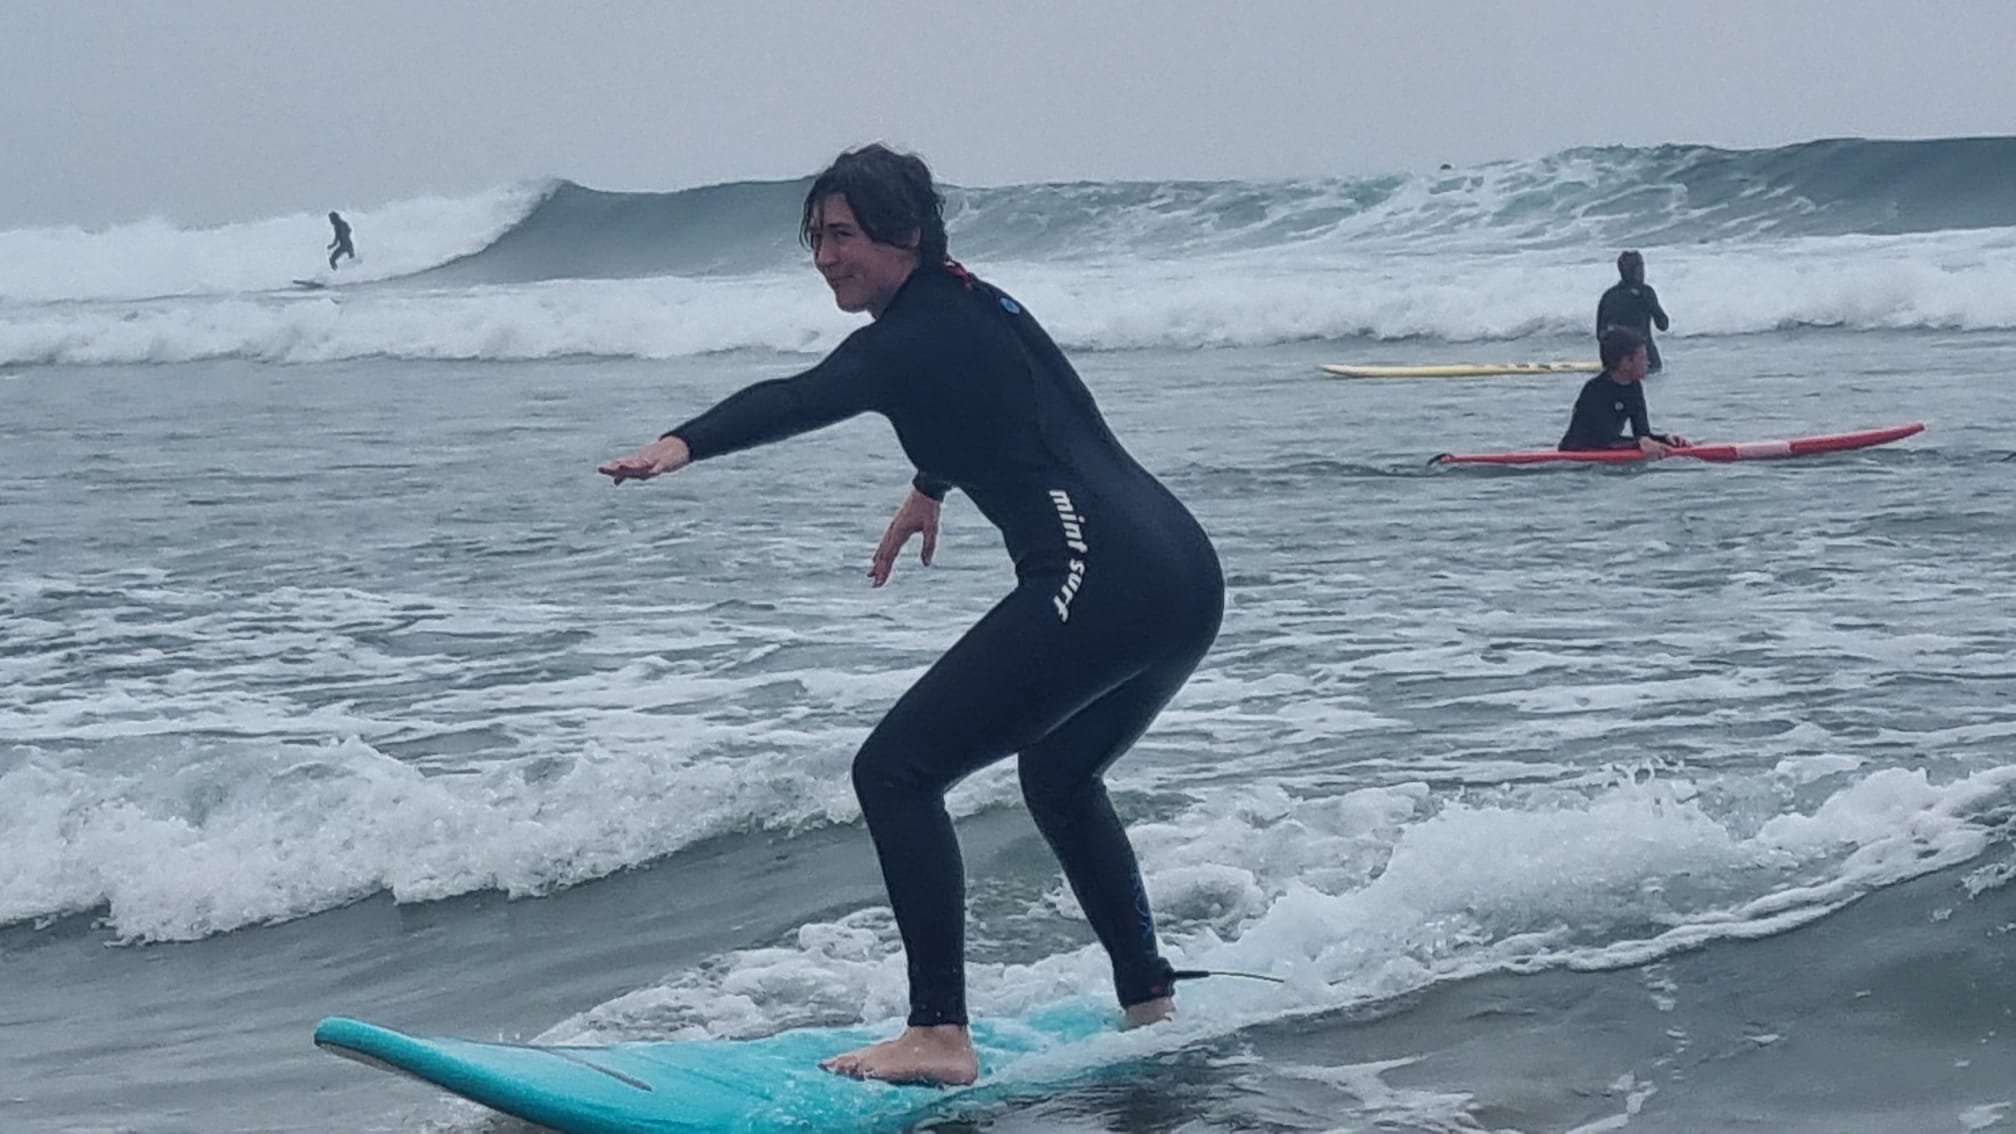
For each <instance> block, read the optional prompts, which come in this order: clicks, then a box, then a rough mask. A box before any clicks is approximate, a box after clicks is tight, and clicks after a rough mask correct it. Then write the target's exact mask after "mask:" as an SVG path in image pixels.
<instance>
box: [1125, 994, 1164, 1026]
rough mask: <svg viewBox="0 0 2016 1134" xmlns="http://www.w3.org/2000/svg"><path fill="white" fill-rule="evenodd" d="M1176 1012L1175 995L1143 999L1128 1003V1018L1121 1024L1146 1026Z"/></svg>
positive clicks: (1159, 1021)
mask: <svg viewBox="0 0 2016 1134" xmlns="http://www.w3.org/2000/svg"><path fill="white" fill-rule="evenodd" d="M1175 1014H1176V999H1175V997H1172V996H1161V997H1157V998H1156V999H1154V1000H1143V1001H1142V1002H1141V1003H1139V1004H1130V1005H1128V1006H1127V1009H1126V1019H1125V1021H1124V1022H1123V1023H1122V1024H1121V1026H1122V1027H1125V1028H1144V1027H1147V1026H1148V1025H1149V1024H1159V1023H1161V1022H1162V1021H1164V1020H1166V1019H1168V1018H1169V1017H1171V1016H1174V1015H1175Z"/></svg>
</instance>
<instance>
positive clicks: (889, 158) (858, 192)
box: [798, 142, 947, 267]
mask: <svg viewBox="0 0 2016 1134" xmlns="http://www.w3.org/2000/svg"><path fill="white" fill-rule="evenodd" d="M835 193H838V194H840V195H841V196H843V197H845V198H847V207H848V208H850V209H852V210H854V219H855V220H857V221H859V222H861V231H862V232H864V233H866V234H867V236H868V239H870V240H873V241H875V242H876V243H877V244H893V245H896V246H898V247H908V246H909V244H910V233H911V232H912V231H913V230H914V231H915V232H916V233H917V263H918V264H919V266H922V267H938V266H939V265H942V264H944V263H945V262H946V258H947V253H946V249H945V197H944V195H943V194H941V193H939V192H938V187H937V185H935V184H934V183H933V182H932V180H931V169H930V167H929V166H927V165H925V164H924V159H923V158H920V157H918V156H917V155H916V154H904V153H898V152H896V151H895V150H892V149H890V148H889V147H887V146H885V145H883V144H882V143H880V142H872V143H870V144H868V145H865V146H862V147H861V148H859V149H854V150H848V151H846V152H845V153H843V154H841V155H840V156H839V157H837V158H834V159H833V164H832V165H829V166H827V167H826V168H825V170H824V171H822V172H821V173H820V174H819V176H817V177H815V178H813V179H812V188H811V189H809V190H807V191H806V193H805V210H804V212H803V213H802V214H801V215H800V216H799V218H798V240H799V243H801V244H803V245H805V247H807V248H810V247H812V227H813V224H814V222H815V221H816V219H817V217H818V213H819V202H821V201H824V200H825V199H826V198H827V197H830V196H832V195H833V194H835Z"/></svg>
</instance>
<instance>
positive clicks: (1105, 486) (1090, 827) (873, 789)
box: [670, 268, 1224, 1026]
mask: <svg viewBox="0 0 2016 1134" xmlns="http://www.w3.org/2000/svg"><path fill="white" fill-rule="evenodd" d="M871 410H872V411H874V412H877V413H881V414H884V415H886V416H887V417H888V418H889V420H890V423H891V424H893V425H894V426H895V428H896V436H897V439H898V441H900V442H901V444H902V446H903V451H904V452H905V453H906V454H907V455H908V456H909V458H910V461H911V463H912V464H914V465H915V466H916V467H917V469H918V470H919V472H918V475H917V478H916V481H915V482H914V483H915V486H916V487H917V489H918V490H919V491H921V492H924V493H926V494H927V495H931V496H934V497H942V496H943V495H944V493H945V491H946V489H947V488H949V487H957V488H960V489H962V490H964V491H965V493H966V494H967V496H969V497H971V498H972V500H973V503H974V504H975V505H976V506H977V507H978V508H979V509H980V511H981V513H982V514H984V515H985V516H986V517H987V518H988V519H989V520H991V521H992V522H993V523H994V526H995V527H997V528H999V529H1000V530H1001V535H1002V539H1003V541H1004V542H1005V543H1006V544H1007V548H1008V554H1009V555H1010V557H1012V559H1013V560H1014V563H1015V577H1016V586H1015V589H1014V590H1013V591H1012V592H1010V593H1009V595H1008V596H1007V597H1006V598H1004V599H1002V600H1001V601H1000V603H999V604H997V605H996V606H995V607H994V608H993V609H992V610H990V611H989V612H988V613H987V614H986V616H984V617H983V618H981V620H980V621H979V622H978V623H977V624H975V625H974V626H973V628H972V629H970V630H968V631H967V632H966V634H965V636H964V637H962V638H960V640H959V641H958V642H957V643H955V644H954V645H953V646H952V648H951V649H950V650H949V651H947V652H946V654H945V656H944V657H942V658H940V659H938V661H937V662H936V663H935V664H933V665H932V666H931V668H930V669H929V670H928V671H926V672H925V674H924V675H923V677H921V678H919V679H918V681H917V684H916V685H914V686H912V687H911V688H910V690H909V691H908V692H906V693H905V694H904V695H903V696H902V697H901V698H900V699H899V700H898V701H897V702H896V704H895V706H894V707H892V708H891V709H890V710H889V713H888V715H887V716H885V717H884V718H883V719H882V721H881V723H880V724H878V725H877V726H876V727H875V730H874V731H873V732H872V733H871V734H870V735H869V737H868V739H867V741H866V742H865V743H864V744H863V745H862V747H861V750H860V752H859V753H858V754H857V755H856V756H855V759H854V787H855V791H856V793H857V794H858V795H859V797H860V800H861V811H862V814H863V816H864V817H865V818H866V820H867V823H868V830H869V833H870V835H871V836H872V837H873V838H874V840H875V849H876V852H877V854H878V856H879V857H880V859H881V862H882V876H883V879H884V881H885V883H886V884H887V886H888V889H889V901H890V905H891V907H892V908H893V909H894V910H895V913H896V922H897V927H898V929H899V930H901V932H902V936H903V947H904V950H905V952H906V955H907V957H908V962H909V973H910V1023H911V1024H913V1025H920V1026H929V1025H934V1024H947V1023H963V1022H965V1020H966V1000H965V995H966V994H965V925H966V906H965V874H964V868H963V866H962V865H961V861H960V857H959V844H958V841H957V839H956V838H955V836H954V834H953V830H952V821H951V818H950V817H949V816H948V815H947V814H946V811H945V803H944V795H945V792H946V790H947V789H948V788H950V787H951V786H952V785H953V784H954V783H956V782H958V781H959V780H960V779H962V778H964V777H966V776H968V775H970V774H972V773H973V772H975V771H977V770H979V769H980V768H982V767H984V766H986V765H988V764H991V763H993V762H995V761H997V760H1000V759H1001V758H1003V757H1005V756H1008V755H1011V754H1015V753H1019V754H1020V757H1021V758H1020V762H1019V765H1018V770H1019V771H1020V774H1021V782H1022V793H1023V798H1024V799H1025V800H1026V801H1027V802H1028V805H1029V811H1030V814H1031V815H1033V816H1034V817H1035V820H1036V825H1037V828H1038V829H1039V830H1040V831H1041V832H1042V834H1043V837H1044V838H1045V839H1046V840H1047V841H1048V842H1049V844H1050V846H1051V848H1052V849H1053V850H1054V851H1055V853H1056V855H1057V858H1058V861H1059V862H1060V863H1062V865H1063V867H1064V873H1065V877H1066V878H1067V879H1068V880H1069V881H1070V884H1071V888H1072V890H1073V892H1074V893H1075V894H1076V895H1077V896H1078V900H1079V903H1080V904H1081V905H1082V906H1083V907H1084V909H1085V914H1086V917H1087V919H1088V920H1089V921H1090V922H1091V924H1092V928H1093V931H1094V932H1095V933H1097V934H1098V937H1099V940H1100V942H1101V944H1103V945H1104V946H1105V948H1106V951H1107V953H1108V954H1109V955H1110V956H1111V958H1112V961H1113V979H1114V985H1115V988H1116V991H1118V993H1119V996H1120V1002H1121V1003H1122V1004H1123V1005H1133V1004H1139V1003H1143V1002H1145V1001H1149V1000H1153V999H1155V998H1157V997H1160V996H1166V995H1168V993H1169V987H1170V982H1171V980H1172V979H1173V975H1172V972H1171V969H1170V967H1169V965H1168V963H1167V962H1166V961H1165V960H1163V959H1162V956H1161V952H1160V950H1159V948H1158V947H1157V945H1156V941H1155V923H1154V919H1153V918H1152V917H1151V915H1150V914H1149V911H1148V899H1147V893H1146V891H1145V890H1144V889H1143V887H1142V885H1141V875H1140V870H1139V867H1138V866H1137V865H1136V862H1135V858H1134V851H1133V848H1132V847H1131V846H1130V845H1129V844H1128V842H1127V833H1126V829H1125V827H1124V826H1123V825H1122V824H1121V822H1120V820H1119V818H1118V816H1116V815H1115V814H1114V811H1113V806H1112V804H1111V802H1110V801H1109V800H1108V799H1107V795H1106V786H1105V783H1104V782H1103V780H1102V779H1101V775H1102V773H1104V772H1105V770H1106V768H1107V767H1108V766H1109V765H1111V764H1112V763H1113V761H1114V760H1115V759H1117V758H1118V757H1119V756H1120V755H1121V753H1123V752H1125V751H1126V750H1127V749H1128V747H1129V746H1131V745H1132V744H1133V743H1134V741H1135V740H1136V739H1137V738H1139V737H1140V736H1141V734H1142V733H1143V732H1144V731H1146V730H1147V728H1148V725H1149V723H1150V722H1151V721H1152V720H1154V718H1155V716H1156V714H1157V713H1159V712H1160V711H1161V709H1162V707H1163V706H1164V705H1166V704H1167V703H1168V701H1169V699H1170V698H1171V697H1172V696H1174V695H1175V693H1176V691H1177V689H1179V688H1181V687H1182V685H1183V683H1184V682H1185V681H1186V680H1187V679H1188V678H1189V676H1190V673H1191V671H1192V670H1194V669H1195V668H1196V666H1197V663H1198V661H1199V660H1201V659H1202V658H1203V656H1204V654H1205V651H1206V650H1208V649H1209V648H1210V645H1211V642H1212V640H1213V639H1214V638H1215V637H1216V636H1217V633H1218V622H1219V618H1220V615H1221V613H1222V611H1223V606H1224V582H1223V579H1222V577H1221V575H1220V573H1219V566H1218V558H1217V554H1216V553H1215V552H1214V551H1213V550H1212V547H1211V543H1210V540H1209V538H1208V537H1206V535H1205V534H1204V530H1203V529H1202V528H1201V527H1199V526H1198V524H1197V521H1196V520H1195V519H1193V518H1192V517H1191V515H1190V513H1189V512H1188V511H1186V510H1185V509H1184V507H1183V505H1182V504H1181V503H1179V502H1178V501H1177V499H1176V498H1175V497H1174V496H1173V495H1171V494H1170V493H1169V491H1168V490H1167V489H1166V488H1164V487H1163V486H1162V485H1161V483H1160V482H1158V481H1157V480H1156V479H1155V478H1154V477H1153V476H1151V475H1150V474H1149V473H1148V472H1147V470H1145V469H1143V468H1142V467H1141V466H1140V465H1139V464H1137V463H1135V461H1134V459H1133V458H1132V457H1131V456H1129V455H1128V453H1127V451H1126V450H1125V449H1123V448H1121V446H1120V443H1119V442H1118V441H1117V440H1116V439H1115V438H1114V436H1113V434H1112V433H1111V432H1110V431H1109V430H1108V429H1107V427H1106V423H1105V421H1104V419H1102V418H1101V417H1100V414H1099V409H1098V407H1097V406H1096V405H1095V404H1094V403H1093V400H1092V395H1091V392H1090V391H1088V390H1087V389H1086V388H1085V385H1084V383H1083V382H1081V381H1080V380H1079V378H1078V375H1077V373H1076V371H1074V370H1073V369H1072V368H1071V364H1070V363H1069V362H1068V361H1066V359H1065V358H1064V355H1063V353H1062V352H1061V351H1059V350H1058V349H1057V346H1056V344H1055V343H1053V342H1052V341H1051V340H1050V336H1049V335H1047V334H1046V333H1044V331H1043V328H1042V327H1041V326H1039V325H1038V324H1037V322H1036V320H1035V319H1034V318H1033V317H1031V316H1030V315H1029V314H1028V313H1027V312H1026V311H1024V310H1023V309H1022V307H1021V306H1020V305H1019V304H1017V303H1016V302H1015V300H1013V299H1011V298H1009V297H1008V296H1007V295H1006V294H1004V293H1003V292H1001V291H1000V290H998V289H996V288H994V287H993V286H991V285H989V284H986V283H984V282H981V281H979V280H974V279H971V278H970V277H966V276H964V275H963V274H959V275H955V274H953V273H952V272H950V271H945V270H939V269H935V268H920V269H918V270H917V271H915V272H913V273H911V275H910V278H909V279H908V280H907V281H906V282H905V283H904V284H903V286H902V288H901V289H900V290H899V291H898V292H897V294H896V296H895V297H894V299H893V300H892V301H891V302H890V303H889V305H888V307H887V308H886V309H885V310H884V311H883V312H882V314H881V316H880V317H879V318H878V319H876V320H875V322H873V323H871V324H869V325H868V326H865V327H862V328H861V329H860V330H858V331H856V332H854V333H853V334H852V335H850V336H849V337H848V338H847V340H846V341H845V342H843V343H842V344H840V346H839V348H838V349H836V350H835V351H834V352H833V353H832V354H831V355H829V356H828V357H827V358H826V359H825V360H824V361H823V362H821V363H819V365H817V366H815V367H813V368H812V369H811V370H809V371H806V372H805V373H803V374H800V375H798V376H797V377H795V378H782V379H775V380H772V381H768V382H760V383H757V384H756V385H753V386H750V387H748V388H746V389H744V390H742V391H740V392H739V393H736V394H733V395H731V396H729V397H728V398H727V399H726V400H724V401H722V402H721V403H720V404H719V405H717V406H715V407H714V408H713V409H710V410H708V411H707V412H706V413H703V414H701V415H700V416H699V417H696V418H694V419H693V420H692V421H689V422H687V423H686V424H684V425H681V426H679V427H678V428H676V429H673V430H671V431H670V432H671V433H672V434H676V435H677V436H678V437H680V438H681V439H683V440H684V441H685V442H686V444H687V446H688V448H689V449H691V451H692V455H693V457H694V458H695V459H702V458H707V457H716V456H720V455H721V454H723V453H730V452H734V451H735V450H738V449H744V448H748V447H749V446H752V445H758V444H762V443H764V442H769V441H776V440H780V439H782V438H785V437H789V436H791V435H793V434H796V433H802V432H804V431H806V430H810V429H816V428H819V427H821V426H825V425H830V424H832V423H834V422H837V421H840V420H842V419H844V418H849V417H852V416H854V415H856V414H859V413H863V412H866V411H871Z"/></svg>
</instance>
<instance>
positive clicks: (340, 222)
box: [329, 210, 357, 272]
mask: <svg viewBox="0 0 2016 1134" xmlns="http://www.w3.org/2000/svg"><path fill="white" fill-rule="evenodd" d="M329 226H330V227H331V228H333V229H335V230H336V239H334V240H331V241H330V242H329V270H330V271H332V272H333V271H335V270H336V261H337V259H338V258H339V257H343V256H348V257H350V258H351V259H352V260H355V259H356V258H357V249H355V248H353V247H351V245H350V225H349V222H347V221H345V220H344V219H343V218H342V217H340V216H337V215H336V213H335V211H334V210H331V211H330V213H329Z"/></svg>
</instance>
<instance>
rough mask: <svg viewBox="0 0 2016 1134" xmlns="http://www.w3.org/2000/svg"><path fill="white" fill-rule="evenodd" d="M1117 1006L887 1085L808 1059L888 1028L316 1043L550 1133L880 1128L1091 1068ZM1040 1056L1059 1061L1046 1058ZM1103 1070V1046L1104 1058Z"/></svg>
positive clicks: (352, 1032)
mask: <svg viewBox="0 0 2016 1134" xmlns="http://www.w3.org/2000/svg"><path fill="white" fill-rule="evenodd" d="M1115 1027H1116V1020H1115V1014H1114V1013H1113V1011H1112V1010H1111V1009H1110V1007H1109V1008H1102V1007H1100V1006H1098V1005H1095V1004H1093V1003H1092V1002H1090V1001H1082V1002H1079V1001H1074V1002H1068V1003H1063V1004H1058V1005H1054V1006H1051V1007H1048V1008H1044V1009H1040V1010H1037V1011H1035V1012H1033V1013H1031V1014H1029V1015H1027V1016H1024V1017H1019V1018H1016V1019H1010V1020H981V1021H975V1022H974V1024H973V1045H974V1047H975V1048H976V1049H977V1051H978V1053H979V1056H980V1078H979V1080H978V1081H977V1082H976V1083H974V1084H973V1085H972V1086H970V1087H952V1088H944V1087H927V1086H899V1085H895V1084H890V1083H879V1082H872V1081H863V1080H859V1079H850V1078H847V1077H845V1076H842V1075H835V1074H832V1073H830V1072H827V1071H821V1070H820V1069H819V1066H818V1064H819V1060H821V1059H824V1058H826V1057H827V1056H829V1055H833V1054H836V1053H838V1052H842V1051H848V1050H851V1049H853V1048H856V1047H860V1046H862V1045H864V1044H868V1043H873V1042H874V1041H876V1040H878V1039H886V1038H887V1037H888V1036H889V1034H890V1032H889V1030H888V1029H886V1028H884V1029H870V1028H798V1029H794V1030H791V1031H787V1032H780V1033H778V1034H776V1035H774V1036H769V1037H766V1038H764V1039H756V1040H693V1041H688V1042H637V1043H616V1044H606V1045H599V1046H567V1045H550V1046H547V1045H538V1044H510V1043H484V1042H480V1041H476V1040H467V1039H456V1038H450V1037H431V1038H430V1037H423V1036H411V1035H407V1034H405V1033H404V1032H398V1031H394V1030H392V1029H391V1028H384V1027H379V1026H378V1025H376V1024H367V1023H364V1022H363V1021H361V1020H352V1019H348V1018H346V1017H342V1016H332V1017H330V1018H328V1019H326V1020H323V1021H322V1023H321V1024H320V1025H319V1026H317V1027H316V1029H315V1042H316V1043H317V1044H318V1045H320V1046H321V1047H323V1048H325V1049H327V1050H329V1051H332V1052H334V1053H336V1054H338V1055H343V1056H348V1057H349V1058H352V1059H356V1060H359V1061H361V1062H363V1063H367V1064H370V1065H373V1066H377V1067H381V1068H384V1069H386V1070H390V1071H395V1072H399V1073H401V1074H405V1075H410V1076H412V1077H413V1078H416V1079H419V1080H421V1081H423V1082H427V1083H431V1084H433V1085H435V1086H437V1087H440V1088H442V1089H444V1090H447V1091H450V1092H453V1093H454V1094H457V1095H460V1096H462V1097H463V1098H466V1099H470V1100H472V1101H474V1102H478V1103H481V1104H483V1105H484V1106H487V1107H490V1108H492V1109H493V1110H498V1111H502V1112H503V1113H505V1114H509V1115H512V1116H514V1117H517V1118H522V1119H525V1120H526V1121H529V1122H535V1123H538V1124H539V1125H541V1126H546V1127H550V1128H551V1129H554V1130H557V1131H560V1132H561V1134H699V1132H701V1131H706V1132H708V1134H723V1132H732V1134H767V1132H770V1131H785V1130H839V1129H846V1130H860V1131H871V1130H890V1129H900V1128H902V1127H905V1126H910V1125H914V1124H916V1123H917V1122H920V1121H922V1120H924V1119H925V1118H928V1117H931V1116H933V1115H940V1114H944V1113H947V1112H949V1111H952V1110H954V1109H957V1108H959V1107H961V1106H981V1105H986V1104H988V1103H990V1102H995V1101H999V1100H1002V1099H1006V1098H1011V1097H1014V1096H1016V1095H1019V1094H1024V1093H1028V1092H1031V1091H1036V1090H1043V1089H1048V1088H1054V1087H1057V1086H1060V1085H1063V1084H1064V1083H1066V1082H1069V1081H1072V1080H1079V1079H1083V1078H1085V1077H1087V1076H1088V1075H1089V1074H1091V1073H1093V1072H1094V1071H1096V1070H1097V1069H1098V1067H1099V1064H1100V1062H1101V1061H1100V1060H1099V1059H1098V1058H1097V1057H1096V1056H1094V1055H1093V1053H1091V1052H1089V1051H1088V1052H1085V1053H1083V1054H1084V1056H1085V1057H1084V1058H1082V1059H1077V1058H1068V1055H1069V1054H1070V1052H1069V1049H1070V1048H1071V1047H1072V1046H1074V1045H1078V1044H1083V1043H1085V1042H1086V1041H1088V1040H1090V1039H1092V1038H1093V1037H1095V1036H1097V1035H1099V1034H1101V1033H1110V1032H1113V1031H1114V1030H1115ZM1046 1053H1053V1054H1056V1055H1058V1056H1060V1057H1063V1058H1057V1059H1054V1060H1053V1059H1044V1058H1042V1057H1043V1056H1044V1055H1045V1054H1046ZM1105 1063H1106V1066H1107V1067H1108V1068H1109V1069H1110V1068H1111V1066H1112V1059H1111V1053H1109V1058H1108V1059H1107V1060H1106V1061H1105Z"/></svg>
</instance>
